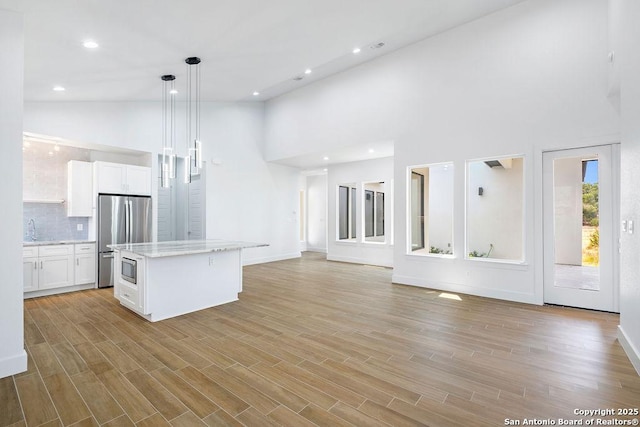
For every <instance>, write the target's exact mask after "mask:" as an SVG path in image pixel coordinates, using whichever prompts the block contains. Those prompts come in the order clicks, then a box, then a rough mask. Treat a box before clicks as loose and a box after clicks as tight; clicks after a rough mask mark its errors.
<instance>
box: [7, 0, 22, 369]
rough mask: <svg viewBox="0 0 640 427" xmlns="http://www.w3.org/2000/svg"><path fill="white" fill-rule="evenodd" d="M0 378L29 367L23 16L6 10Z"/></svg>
mask: <svg viewBox="0 0 640 427" xmlns="http://www.w3.org/2000/svg"><path fill="white" fill-rule="evenodd" d="M0 52H1V54H0V70H2V77H3V83H4V87H3V89H2V96H0V145H2V156H0V170H1V171H2V176H3V182H4V184H3V186H2V203H3V207H2V210H1V211H0V212H2V213H0V221H1V222H2V224H3V226H2V227H0V242H2V256H1V257H0V277H2V285H1V286H0V378H4V377H7V376H9V375H13V374H17V373H18V372H22V371H26V370H27V353H26V352H25V351H24V335H23V323H22V322H23V308H22V267H21V266H22V227H19V226H18V224H22V184H21V183H22V93H23V89H22V88H23V57H24V42H23V23H22V15H19V14H17V13H13V12H7V11H4V10H0Z"/></svg>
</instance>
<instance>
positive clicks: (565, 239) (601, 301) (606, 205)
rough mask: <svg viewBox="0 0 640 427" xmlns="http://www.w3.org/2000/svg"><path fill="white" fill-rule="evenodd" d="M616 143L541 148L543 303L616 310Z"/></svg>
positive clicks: (617, 150) (617, 152) (617, 309)
mask: <svg viewBox="0 0 640 427" xmlns="http://www.w3.org/2000/svg"><path fill="white" fill-rule="evenodd" d="M618 147H619V146H617V145H605V146H596V147H589V148H578V149H571V150H560V151H550V152H545V153H544V154H543V205H544V217H543V221H544V302H545V303H550V304H559V305H566V306H572V307H581V308H588V309H594V310H603V311H613V312H617V311H619V308H618V302H617V298H616V295H617V292H618V284H617V274H616V273H617V270H616V269H615V267H614V265H616V262H617V259H618V257H617V243H616V242H617V239H618V232H617V231H618V230H617V227H616V225H615V224H617V208H616V206H617V200H618V198H617V194H618V193H617V189H618V180H617V176H618V175H617V164H618V162H617V156H618V155H619V148H618Z"/></svg>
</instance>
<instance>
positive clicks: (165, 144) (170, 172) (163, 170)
mask: <svg viewBox="0 0 640 427" xmlns="http://www.w3.org/2000/svg"><path fill="white" fill-rule="evenodd" d="M160 78H161V79H162V82H163V85H162V165H161V167H160V185H161V187H162V188H169V187H170V180H171V179H174V178H175V177H176V161H177V160H176V153H175V139H176V138H175V112H176V101H175V97H174V96H173V95H174V94H175V93H176V91H175V80H176V76H174V75H172V74H166V75H164V76H162V77H160Z"/></svg>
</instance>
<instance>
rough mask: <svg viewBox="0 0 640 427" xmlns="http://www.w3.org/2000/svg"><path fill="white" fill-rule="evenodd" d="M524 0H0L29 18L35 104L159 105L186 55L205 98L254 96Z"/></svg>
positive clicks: (28, 68) (29, 89) (180, 83)
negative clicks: (89, 43)
mask: <svg viewBox="0 0 640 427" xmlns="http://www.w3.org/2000/svg"><path fill="white" fill-rule="evenodd" d="M521 1H522V0H269V1H265V0H180V1H178V0H107V1H104V0H80V1H79V0H0V9H8V10H14V11H18V12H22V13H24V22H25V100H27V101H58V100H64V101H134V100H135V101H145V100H159V99H160V98H161V81H160V76H161V75H162V74H175V75H176V76H177V80H176V83H177V88H178V90H179V91H180V90H183V87H184V82H185V79H184V77H185V75H186V65H185V64H184V59H185V58H186V57H188V56H199V57H201V58H202V64H201V72H202V87H201V89H202V99H203V100H211V101H239V100H245V101H246V100H266V99H269V98H272V97H275V96H278V95H280V94H282V93H285V92H288V91H290V90H294V89H295V88H298V87H300V86H302V85H305V84H309V83H311V82H313V81H316V80H318V79H321V78H323V77H326V76H328V75H331V74H334V73H336V72H340V71H342V70H345V69H347V68H350V67H353V66H355V65H357V64H359V63H362V62H365V61H369V60H371V59H373V58H375V57H376V56H379V55H383V54H385V53H388V52H391V51H393V50H396V49H399V48H401V47H403V46H406V45H408V44H411V43H413V42H416V41H418V40H421V39H424V38H426V37H429V36H432V35H434V34H437V33H439V32H442V31H444V30H447V29H449V28H452V27H455V26H458V25H461V24H463V23H466V22H469V21H471V20H474V19H477V18H479V17H481V16H484V15H486V14H489V13H492V12H495V11H497V10H499V9H502V8H505V7H509V6H511V5H513V4H515V3H519V2H521ZM85 40H94V41H96V42H97V43H98V44H99V47H98V48H96V49H87V48H85V47H83V42H84V41H85ZM380 43H383V44H384V46H383V47H381V48H372V46H375V45H378V44H380ZM356 47H358V48H360V49H361V51H360V53H358V54H354V53H353V52H352V51H353V49H354V48H356ZM307 69H309V70H311V73H310V74H305V70H307ZM300 76H302V77H303V79H302V80H294V78H296V77H300ZM56 85H60V86H63V87H64V88H65V90H64V91H61V92H55V91H53V87H54V86H56ZM255 91H257V92H259V93H260V95H257V96H254V95H253V92H255Z"/></svg>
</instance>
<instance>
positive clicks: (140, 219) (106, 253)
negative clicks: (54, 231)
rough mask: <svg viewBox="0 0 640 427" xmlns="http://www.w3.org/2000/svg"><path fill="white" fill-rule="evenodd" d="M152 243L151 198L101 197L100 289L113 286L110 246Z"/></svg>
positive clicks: (102, 195) (99, 207)
mask: <svg viewBox="0 0 640 427" xmlns="http://www.w3.org/2000/svg"><path fill="white" fill-rule="evenodd" d="M150 241H151V197H149V196H114V195H110V194H100V195H98V287H99V288H106V287H109V286H113V251H112V250H111V249H110V248H108V247H107V245H115V244H122V243H144V242H150Z"/></svg>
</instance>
